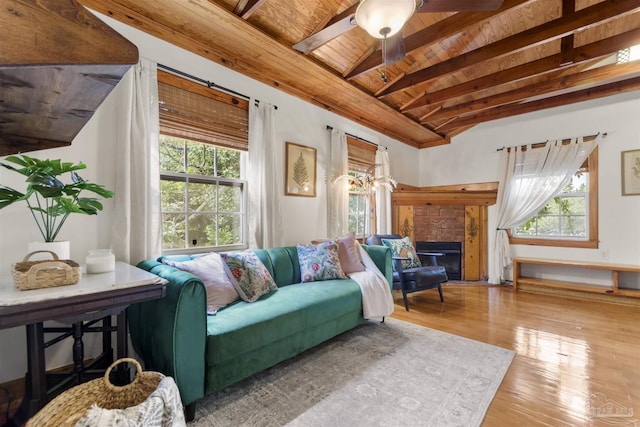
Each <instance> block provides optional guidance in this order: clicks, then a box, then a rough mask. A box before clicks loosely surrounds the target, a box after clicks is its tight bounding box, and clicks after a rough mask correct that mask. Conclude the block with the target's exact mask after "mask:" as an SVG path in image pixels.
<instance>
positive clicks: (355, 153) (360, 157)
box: [347, 136, 377, 172]
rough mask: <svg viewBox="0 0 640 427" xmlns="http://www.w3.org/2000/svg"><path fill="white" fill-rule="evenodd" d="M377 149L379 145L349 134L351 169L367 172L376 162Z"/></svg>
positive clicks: (348, 144)
mask: <svg viewBox="0 0 640 427" xmlns="http://www.w3.org/2000/svg"><path fill="white" fill-rule="evenodd" d="M376 150H377V147H376V146H375V145H373V144H370V143H367V142H363V141H360V140H358V139H356V138H352V137H350V136H347V151H348V153H349V154H348V156H349V170H350V171H356V172H366V171H367V169H369V168H370V167H371V166H373V165H374V164H375V163H376ZM370 172H371V171H370Z"/></svg>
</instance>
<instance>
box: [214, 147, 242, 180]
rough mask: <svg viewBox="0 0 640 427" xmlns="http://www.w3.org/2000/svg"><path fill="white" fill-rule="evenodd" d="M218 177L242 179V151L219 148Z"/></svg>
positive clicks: (217, 160)
mask: <svg viewBox="0 0 640 427" xmlns="http://www.w3.org/2000/svg"><path fill="white" fill-rule="evenodd" d="M216 168H217V171H218V176H223V177H225V178H236V179H239V178H240V151H237V150H230V149H228V148H218V156H217V159H216Z"/></svg>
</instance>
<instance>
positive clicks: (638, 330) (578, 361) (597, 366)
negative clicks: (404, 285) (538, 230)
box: [392, 284, 640, 427]
mask: <svg viewBox="0 0 640 427" xmlns="http://www.w3.org/2000/svg"><path fill="white" fill-rule="evenodd" d="M395 296H396V295H394V297H395ZM444 296H445V302H444V303H440V300H439V298H438V293H437V292H436V291H435V290H430V291H423V292H420V293H416V294H411V296H410V297H409V302H410V307H409V308H410V310H411V311H409V312H407V311H405V309H404V306H403V305H402V299H401V296H399V295H398V296H397V297H398V298H396V310H395V312H394V314H393V315H392V317H394V318H397V319H401V320H406V321H409V322H413V323H416V324H420V325H424V326H427V327H430V328H434V329H439V330H441V331H445V332H449V333H452V334H456V335H460V336H464V337H467V338H471V339H474V340H478V341H482V342H486V343H489V344H493V345H497V346H500V347H504V348H508V349H512V350H514V351H515V352H516V356H515V358H514V360H513V363H512V364H511V367H510V368H509V371H508V372H507V375H506V376H505V378H504V380H503V382H502V384H501V386H500V388H499V390H498V392H497V394H496V397H495V399H494V400H493V402H492V404H491V406H490V407H489V410H488V412H487V415H486V418H485V420H484V424H483V426H510V427H511V426H554V427H558V426H607V425H617V426H636V425H640V421H638V420H640V369H638V365H639V362H640V307H639V306H628V305H619V304H612V303H603V302H598V301H589V300H579V299H572V298H566V297H558V296H551V295H539V294H532V293H525V292H518V293H513V292H512V290H511V287H490V286H467V285H455V284H452V285H447V286H445V287H444ZM607 399H609V403H610V405H609V406H606V404H607ZM602 405H605V406H603V408H604V411H605V412H600V413H599V414H597V412H596V408H598V407H601V406H602ZM607 408H608V409H607ZM601 411H602V409H601ZM607 411H608V412H607ZM613 413H617V416H612V414H613Z"/></svg>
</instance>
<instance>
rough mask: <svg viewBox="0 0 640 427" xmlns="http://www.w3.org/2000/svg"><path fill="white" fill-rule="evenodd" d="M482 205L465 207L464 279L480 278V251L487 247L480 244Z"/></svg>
mask: <svg viewBox="0 0 640 427" xmlns="http://www.w3.org/2000/svg"><path fill="white" fill-rule="evenodd" d="M481 226H482V222H481V221H480V207H479V206H466V207H465V209H464V229H465V233H464V250H463V253H464V277H463V280H480V270H481V268H480V261H481V258H480V252H481V251H486V250H487V248H482V247H481V246H480V244H481V242H482V239H481V238H480V235H481V234H482V233H484V232H485V231H484V230H481V229H480V228H481Z"/></svg>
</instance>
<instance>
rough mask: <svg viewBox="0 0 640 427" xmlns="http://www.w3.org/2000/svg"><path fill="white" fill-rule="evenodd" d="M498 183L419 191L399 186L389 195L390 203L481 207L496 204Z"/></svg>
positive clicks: (421, 189) (429, 188)
mask: <svg viewBox="0 0 640 427" xmlns="http://www.w3.org/2000/svg"><path fill="white" fill-rule="evenodd" d="M497 194H498V183H497V182H488V183H480V184H462V185H448V186H439V187H423V188H419V189H415V188H409V187H404V186H403V185H399V186H398V188H396V191H394V192H393V193H392V194H391V203H392V204H393V205H398V206H407V205H411V206H413V205H424V204H427V205H482V206H489V205H493V204H495V203H496V197H497Z"/></svg>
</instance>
